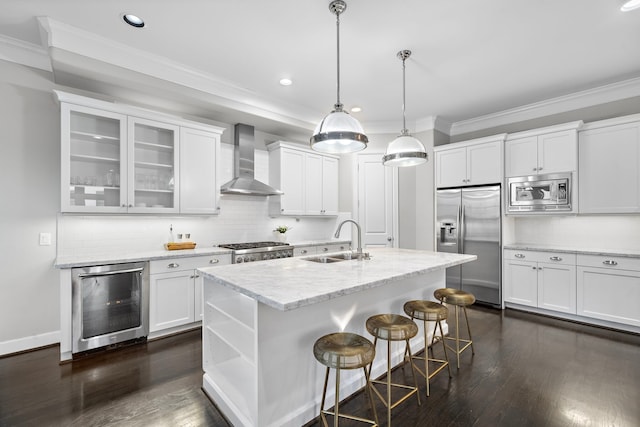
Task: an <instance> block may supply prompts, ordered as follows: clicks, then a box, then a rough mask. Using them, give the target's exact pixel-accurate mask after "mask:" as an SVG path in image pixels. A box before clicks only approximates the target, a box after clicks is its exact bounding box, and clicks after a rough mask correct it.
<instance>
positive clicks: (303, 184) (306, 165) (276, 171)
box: [267, 141, 339, 216]
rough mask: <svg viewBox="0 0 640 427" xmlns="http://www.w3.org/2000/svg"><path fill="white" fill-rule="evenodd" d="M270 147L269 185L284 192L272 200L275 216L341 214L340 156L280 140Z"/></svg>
mask: <svg viewBox="0 0 640 427" xmlns="http://www.w3.org/2000/svg"><path fill="white" fill-rule="evenodd" d="M267 148H268V149H269V183H270V184H271V185H273V186H274V187H276V188H279V189H281V190H282V192H283V193H284V194H283V195H282V196H272V197H270V198H269V209H270V213H271V215H274V216H277V215H293V216H304V215H307V216H335V215H337V214H338V184H339V181H338V174H339V170H338V167H339V163H338V157H336V156H331V155H325V154H318V153H316V152H314V151H311V150H306V149H304V148H302V147H300V146H297V145H295V144H288V143H284V142H280V141H279V142H275V143H273V144H270V145H269V146H268V147H267Z"/></svg>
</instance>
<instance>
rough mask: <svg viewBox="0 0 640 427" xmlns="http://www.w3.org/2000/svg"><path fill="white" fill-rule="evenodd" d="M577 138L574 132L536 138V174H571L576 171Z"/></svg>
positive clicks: (556, 133)
mask: <svg viewBox="0 0 640 427" xmlns="http://www.w3.org/2000/svg"><path fill="white" fill-rule="evenodd" d="M577 162H578V137H577V132H576V131H575V130H568V131H564V132H555V133H549V134H546V135H540V136H539V137H538V173H557V172H573V171H575V170H576V169H577Z"/></svg>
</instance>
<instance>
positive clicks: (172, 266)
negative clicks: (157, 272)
mask: <svg viewBox="0 0 640 427" xmlns="http://www.w3.org/2000/svg"><path fill="white" fill-rule="evenodd" d="M178 267H180V264H178V263H175V262H172V263H171V264H168V265H167V268H178Z"/></svg>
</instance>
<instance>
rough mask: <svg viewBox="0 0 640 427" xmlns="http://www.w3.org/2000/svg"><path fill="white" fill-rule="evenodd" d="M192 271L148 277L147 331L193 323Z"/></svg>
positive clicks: (193, 295)
mask: <svg viewBox="0 0 640 427" xmlns="http://www.w3.org/2000/svg"><path fill="white" fill-rule="evenodd" d="M193 276H194V273H193V270H183V271H176V272H172V273H160V274H151V275H149V279H150V284H149V285H150V286H149V299H150V301H149V331H150V332H155V331H159V330H162V329H167V328H172V327H175V326H180V325H186V324H188V323H193V322H194V321H195V314H194V299H195V294H194V279H193Z"/></svg>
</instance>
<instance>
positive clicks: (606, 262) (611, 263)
mask: <svg viewBox="0 0 640 427" xmlns="http://www.w3.org/2000/svg"><path fill="white" fill-rule="evenodd" d="M602 263H603V264H604V265H618V261H614V260H612V259H608V260H606V261H602Z"/></svg>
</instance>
